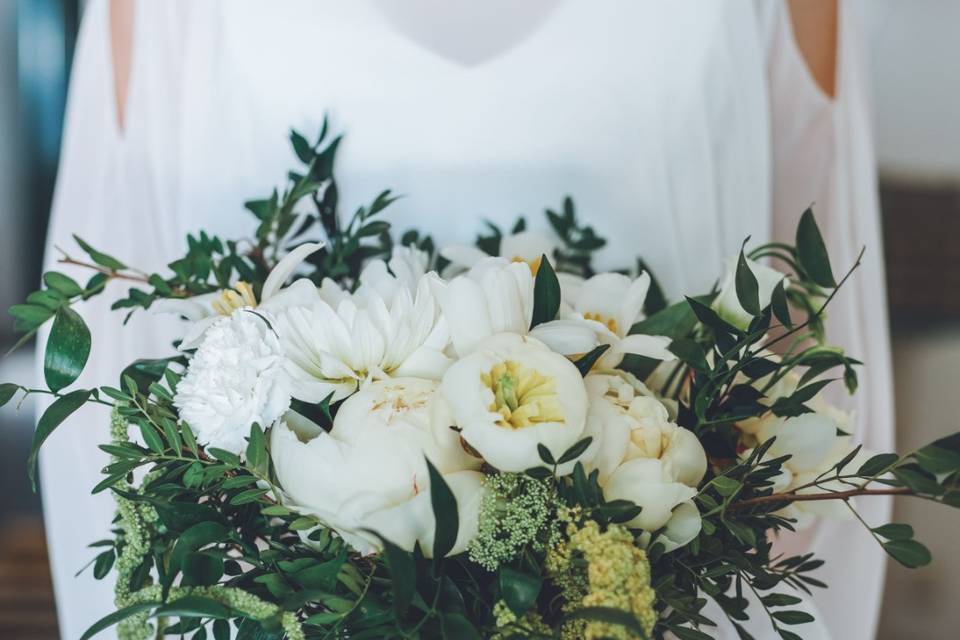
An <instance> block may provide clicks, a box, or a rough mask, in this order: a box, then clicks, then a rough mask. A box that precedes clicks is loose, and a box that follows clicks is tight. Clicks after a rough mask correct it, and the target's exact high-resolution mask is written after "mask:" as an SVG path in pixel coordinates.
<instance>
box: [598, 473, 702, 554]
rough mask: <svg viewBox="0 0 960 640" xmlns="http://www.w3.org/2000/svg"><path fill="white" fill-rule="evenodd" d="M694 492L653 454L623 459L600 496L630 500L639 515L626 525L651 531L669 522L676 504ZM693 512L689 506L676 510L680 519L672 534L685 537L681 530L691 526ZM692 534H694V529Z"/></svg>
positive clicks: (698, 516)
mask: <svg viewBox="0 0 960 640" xmlns="http://www.w3.org/2000/svg"><path fill="white" fill-rule="evenodd" d="M695 495H697V490H696V489H694V488H693V487H689V486H687V485H685V484H683V483H681V482H677V481H675V480H674V479H673V478H672V477H671V473H670V471H669V469H667V465H666V463H664V462H663V461H662V460H658V459H656V458H634V459H633V460H628V461H626V462H624V463H623V464H622V465H620V466H619V467H617V469H616V470H615V471H614V472H613V473H612V474H610V477H609V478H608V479H607V482H606V484H605V485H604V487H603V496H604V498H606V499H607V500H608V501H609V500H629V501H630V502H633V503H634V504H636V505H637V506H638V507H640V508H641V511H640V513H639V515H637V517H635V518H634V519H633V520H630V521H629V522H627V523H626V525H627V526H628V527H631V528H634V529H643V530H644V531H647V532H650V533H652V532H654V531H656V530H658V529H660V528H661V527H664V526H668V523H670V521H671V519H672V518H673V517H674V515H675V513H674V512H675V510H676V509H677V507H679V506H680V505H682V504H683V503H685V502H687V501H689V500H691V499H693V497H694V496H695ZM694 512H696V518H695V520H696V527H695V528H696V532H697V533H699V522H700V513H699V511H697V510H696V507H694ZM692 515H693V514H691V513H690V512H689V509H683V510H681V511H679V512H678V513H677V517H678V518H680V519H681V520H678V522H676V523H675V529H676V530H677V533H676V534H675V535H676V536H677V537H678V538H679V537H686V536H681V535H680V534H681V533H682V532H684V531H690V530H692V529H693V528H694V527H693V526H692V525H691V523H690V522H689V521H690V520H691V519H693V518H691V516H692ZM693 537H696V533H695V534H694V536H693ZM690 539H691V540H692V539H693V538H692V537H691V538H690ZM686 542H689V540H687V541H686ZM686 542H684V544H685V543H686Z"/></svg>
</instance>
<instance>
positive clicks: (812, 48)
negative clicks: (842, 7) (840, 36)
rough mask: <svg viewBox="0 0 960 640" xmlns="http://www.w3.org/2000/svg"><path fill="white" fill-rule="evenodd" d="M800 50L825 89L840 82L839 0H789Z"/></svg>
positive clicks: (833, 90)
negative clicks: (838, 64) (838, 68)
mask: <svg viewBox="0 0 960 640" xmlns="http://www.w3.org/2000/svg"><path fill="white" fill-rule="evenodd" d="M787 5H788V6H789V7H790V20H791V22H792V23H793V33H794V37H795V38H796V40H797V45H798V47H799V49H800V53H802V54H803V58H804V60H806V62H807V66H808V67H809V68H810V73H811V75H813V78H814V80H816V81H817V84H818V85H820V88H821V89H823V91H824V93H826V94H827V95H828V96H831V97H832V96H834V95H835V93H836V82H837V22H838V20H837V0H787Z"/></svg>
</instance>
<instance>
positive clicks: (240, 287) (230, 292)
mask: <svg viewBox="0 0 960 640" xmlns="http://www.w3.org/2000/svg"><path fill="white" fill-rule="evenodd" d="M210 305H211V306H212V307H213V310H214V311H216V312H217V313H219V314H220V315H222V316H229V315H233V312H234V311H236V310H237V309H242V308H244V307H255V306H257V298H256V296H254V295H253V287H251V286H250V285H249V284H247V283H246V282H244V281H243V280H241V281H240V282H238V283H237V285H236V286H235V287H234V288H233V289H225V290H224V291H223V292H222V293H221V294H220V297H219V298H215V299H214V300H213V302H211V303H210Z"/></svg>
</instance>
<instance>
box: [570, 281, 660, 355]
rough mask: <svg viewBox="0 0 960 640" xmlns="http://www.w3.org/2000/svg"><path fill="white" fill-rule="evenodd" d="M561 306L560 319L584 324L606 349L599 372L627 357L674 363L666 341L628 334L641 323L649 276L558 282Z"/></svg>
mask: <svg viewBox="0 0 960 640" xmlns="http://www.w3.org/2000/svg"><path fill="white" fill-rule="evenodd" d="M560 285H561V289H562V291H563V300H564V304H565V308H566V311H565V314H564V316H565V317H566V318H569V319H578V320H581V321H583V322H585V323H586V324H587V325H588V326H589V327H590V328H591V329H592V330H593V331H594V332H595V333H596V336H597V343H598V344H608V345H610V348H609V349H608V350H607V351H606V352H605V353H604V354H603V356H601V357H600V360H598V361H597V365H596V366H597V368H599V369H614V368H616V367H617V366H618V365H619V364H620V363H621V362H622V361H623V357H624V355H625V354H627V353H633V354H637V355H641V356H646V357H648V358H655V359H657V360H674V359H675V358H676V356H674V355H673V354H672V353H671V352H670V351H669V350H668V347H669V346H670V338H667V337H665V336H650V335H645V334H639V333H638V334H630V329H631V328H632V327H633V325H634V324H636V323H637V322H639V321H640V320H643V317H644V316H643V303H644V300H646V298H647V291H648V290H649V289H650V274H648V273H642V274H640V277H638V278H635V279H631V278H629V277H627V276H625V275H623V274H620V273H601V274H598V275H595V276H593V277H592V278H589V279H587V280H583V279H578V278H577V277H576V276H566V277H564V278H562V279H561V280H560Z"/></svg>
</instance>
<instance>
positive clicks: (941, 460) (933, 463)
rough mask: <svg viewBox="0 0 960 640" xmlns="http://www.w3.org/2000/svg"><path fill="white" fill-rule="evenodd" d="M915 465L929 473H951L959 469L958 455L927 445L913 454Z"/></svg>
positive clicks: (959, 454)
mask: <svg viewBox="0 0 960 640" xmlns="http://www.w3.org/2000/svg"><path fill="white" fill-rule="evenodd" d="M915 455H916V458H917V463H919V465H920V466H921V467H923V468H924V469H925V470H927V471H929V472H930V473H951V472H953V471H956V470H958V469H960V453H957V452H956V451H951V450H949V449H944V448H942V447H938V446H937V445H935V444H931V445H927V446H926V447H924V448H922V449H920V450H919V451H917V453H916V454H915Z"/></svg>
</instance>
